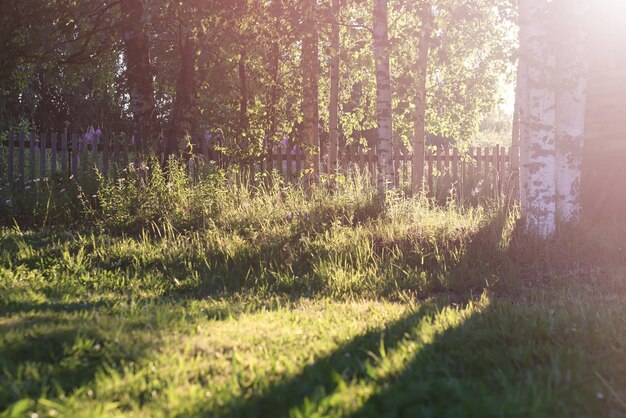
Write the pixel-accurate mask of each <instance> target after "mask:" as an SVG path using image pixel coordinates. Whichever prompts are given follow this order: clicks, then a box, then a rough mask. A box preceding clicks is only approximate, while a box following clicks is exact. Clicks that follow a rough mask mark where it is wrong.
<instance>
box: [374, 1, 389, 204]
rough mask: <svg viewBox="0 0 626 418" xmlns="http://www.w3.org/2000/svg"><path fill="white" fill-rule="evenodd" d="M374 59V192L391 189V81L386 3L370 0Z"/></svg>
mask: <svg viewBox="0 0 626 418" xmlns="http://www.w3.org/2000/svg"><path fill="white" fill-rule="evenodd" d="M374 59H375V61H376V119H377V122H378V171H379V173H378V189H379V191H380V192H382V193H384V192H385V191H386V190H388V189H389V188H392V187H393V181H394V176H393V160H392V154H391V152H392V142H391V141H392V119H391V81H390V77H389V39H388V32H387V0H374Z"/></svg>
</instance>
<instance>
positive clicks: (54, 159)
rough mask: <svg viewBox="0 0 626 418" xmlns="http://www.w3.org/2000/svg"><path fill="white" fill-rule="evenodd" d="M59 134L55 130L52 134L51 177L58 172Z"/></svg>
mask: <svg viewBox="0 0 626 418" xmlns="http://www.w3.org/2000/svg"><path fill="white" fill-rule="evenodd" d="M58 139H59V134H58V133H57V132H53V133H52V134H51V135H50V177H53V176H54V175H55V174H56V172H57V146H58V143H59V142H58Z"/></svg>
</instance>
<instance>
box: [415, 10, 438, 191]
mask: <svg viewBox="0 0 626 418" xmlns="http://www.w3.org/2000/svg"><path fill="white" fill-rule="evenodd" d="M420 19H421V23H422V28H421V32H420V36H419V41H418V42H419V43H418V46H417V65H416V66H415V68H416V76H417V77H416V79H417V80H416V81H417V83H416V86H417V92H416V97H415V120H414V127H413V129H414V135H415V138H413V161H412V165H413V172H412V182H411V187H412V191H413V194H418V193H420V192H422V191H423V188H424V162H425V158H426V77H427V75H428V60H429V52H430V44H431V37H432V32H433V26H434V17H433V11H432V5H431V4H430V2H426V3H425V4H424V5H423V6H422V9H421V10H420Z"/></svg>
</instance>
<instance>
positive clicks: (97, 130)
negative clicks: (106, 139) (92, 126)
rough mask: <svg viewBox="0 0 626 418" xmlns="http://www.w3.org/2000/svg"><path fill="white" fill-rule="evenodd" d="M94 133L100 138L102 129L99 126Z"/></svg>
mask: <svg viewBox="0 0 626 418" xmlns="http://www.w3.org/2000/svg"><path fill="white" fill-rule="evenodd" d="M94 135H96V137H98V138H100V137H101V136H102V130H101V129H100V128H98V129H96V131H95V132H94Z"/></svg>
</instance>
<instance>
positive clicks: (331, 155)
mask: <svg viewBox="0 0 626 418" xmlns="http://www.w3.org/2000/svg"><path fill="white" fill-rule="evenodd" d="M331 8H332V12H333V15H334V18H335V19H337V21H335V22H333V24H332V28H331V37H330V48H331V58H330V100H329V109H328V125H329V126H328V131H329V149H328V174H329V176H330V177H331V181H332V182H334V180H335V178H336V176H337V169H338V164H337V163H338V161H337V156H338V151H339V149H338V143H339V82H340V76H341V75H340V73H339V65H340V62H339V52H340V51H339V48H340V41H341V39H340V37H339V35H340V34H339V19H340V14H341V4H340V2H339V0H332V3H331Z"/></svg>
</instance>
